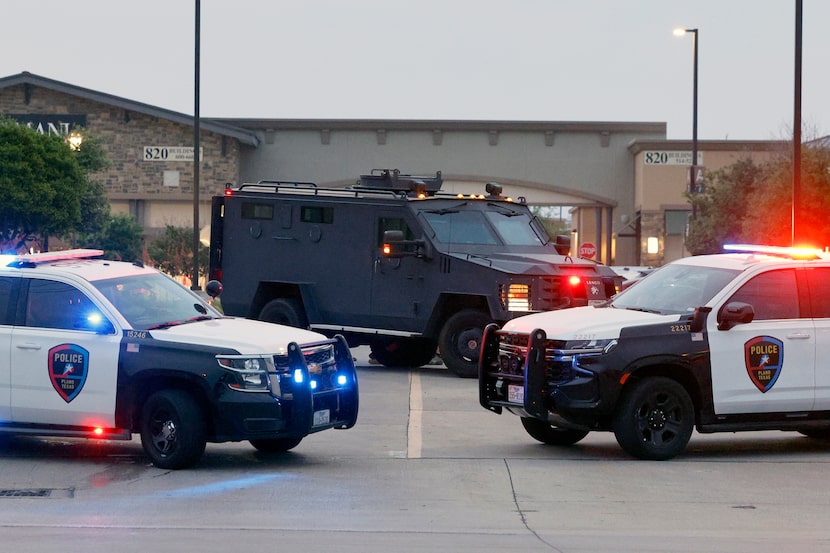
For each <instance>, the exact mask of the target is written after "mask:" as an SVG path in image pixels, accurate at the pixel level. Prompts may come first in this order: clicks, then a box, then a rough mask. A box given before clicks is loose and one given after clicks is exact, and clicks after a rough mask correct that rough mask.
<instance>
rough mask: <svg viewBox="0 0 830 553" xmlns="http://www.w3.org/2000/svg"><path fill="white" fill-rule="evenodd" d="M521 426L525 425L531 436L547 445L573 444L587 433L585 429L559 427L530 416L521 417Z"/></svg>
mask: <svg viewBox="0 0 830 553" xmlns="http://www.w3.org/2000/svg"><path fill="white" fill-rule="evenodd" d="M522 426H524V427H525V430H526V431H527V433H528V434H530V437H531V438H533V439H535V440H539V441H540V442H542V443H543V444H548V445H574V444H575V443H576V442H578V441H579V440H581V439H582V438H584V437H585V436H587V435H588V431H587V430H574V429H572V428H559V427H558V426H553V425H551V424H548V423H546V422H545V421H540V420H539V419H532V418H530V417H522Z"/></svg>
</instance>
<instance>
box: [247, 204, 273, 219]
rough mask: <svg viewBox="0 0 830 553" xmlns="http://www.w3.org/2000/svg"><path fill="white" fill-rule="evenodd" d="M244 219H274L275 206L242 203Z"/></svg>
mask: <svg viewBox="0 0 830 553" xmlns="http://www.w3.org/2000/svg"><path fill="white" fill-rule="evenodd" d="M242 218H243V219H267V220H269V221H270V220H271V219H273V218H274V205H273V204H255V203H252V202H242Z"/></svg>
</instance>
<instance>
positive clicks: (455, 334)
mask: <svg viewBox="0 0 830 553" xmlns="http://www.w3.org/2000/svg"><path fill="white" fill-rule="evenodd" d="M491 322H493V321H491V320H490V316H489V315H487V314H485V313H482V312H481V311H476V310H474V309H465V310H464V311H459V312H458V313H456V314H455V315H453V316H452V317H450V318H449V319H447V322H446V323H444V328H442V329H441V335H440V336H439V337H438V349H439V351H440V352H441V359H443V360H444V364H445V365H446V366H447V368H448V369H450V370H451V371H452V372H454V373H455V374H456V375H458V376H460V377H462V378H476V377H478V356H479V354H480V351H479V350H480V348H481V339H482V337H483V336H484V327H485V326H487V325H488V324H490V323H491Z"/></svg>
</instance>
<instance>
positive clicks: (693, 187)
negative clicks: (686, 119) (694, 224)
mask: <svg viewBox="0 0 830 553" xmlns="http://www.w3.org/2000/svg"><path fill="white" fill-rule="evenodd" d="M686 33H692V34H693V35H694V36H693V37H692V46H693V51H694V60H693V65H694V69H693V75H694V77H693V79H692V165H691V167H690V168H689V192H690V193H692V194H694V193H695V192H698V189H697V42H698V29H683V28H680V29H675V30H674V35H675V36H682V35H685V34H686ZM694 216H695V203H694V202H692V217H693V218H694Z"/></svg>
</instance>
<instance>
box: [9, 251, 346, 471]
mask: <svg viewBox="0 0 830 553" xmlns="http://www.w3.org/2000/svg"><path fill="white" fill-rule="evenodd" d="M102 253H103V252H101V251H100V250H69V251H63V252H49V253H43V254H33V255H25V256H0V432H4V433H15V434H31V435H41V436H69V437H80V438H98V439H108V440H129V439H131V437H132V434H133V433H139V434H140V435H141V443H142V446H143V448H144V451H145V452H146V453H147V455H148V456H149V457H150V459H151V460H152V462H153V464H154V465H156V466H157V467H160V468H166V469H180V468H185V467H188V466H191V465H193V464H195V463H196V462H197V461H198V460H199V459H200V458H201V456H202V453H203V452H204V450H205V444H206V442H225V441H241V440H249V441H250V443H251V444H252V445H253V446H254V447H255V448H256V449H258V450H260V451H263V452H281V451H286V450H288V449H291V448H293V447H295V446H296V445H297V444H299V443H300V441H301V440H302V439H303V438H304V437H305V436H306V435H308V434H309V433H312V432H318V431H321V430H325V429H329V428H350V427H352V426H353V425H354V424H355V421H356V419H357V411H358V389H357V377H356V374H355V369H354V363H353V361H352V357H351V354H350V352H349V349H348V347H347V346H346V342H345V340H344V339H343V338H342V337H335V338H333V339H327V338H326V337H325V336H323V335H321V334H317V333H314V332H310V331H306V330H301V329H297V328H291V327H283V326H275V325H272V324H268V323H262V322H257V321H251V320H246V319H235V318H231V317H225V316H222V315H221V314H220V313H219V312H217V311H216V310H215V309H213V307H211V306H210V305H209V304H207V303H206V302H204V301H203V300H202V299H201V298H200V297H199V296H197V295H196V294H194V293H193V292H191V291H190V290H188V289H187V288H185V287H183V286H182V285H180V284H178V283H177V282H176V281H174V280H173V279H171V278H170V277H168V276H166V275H164V274H163V273H160V272H159V271H157V270H155V269H152V268H149V267H144V266H142V265H141V264H131V263H124V262H115V261H106V260H102V259H91V257H96V256H100V255H101V254H102ZM214 286H216V285H215V284H211V285H209V288H213V287H214Z"/></svg>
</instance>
